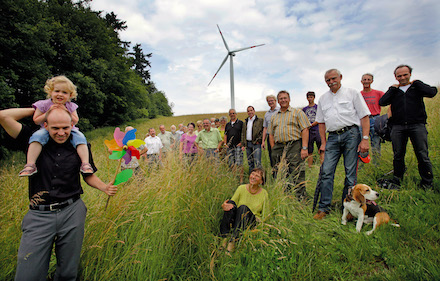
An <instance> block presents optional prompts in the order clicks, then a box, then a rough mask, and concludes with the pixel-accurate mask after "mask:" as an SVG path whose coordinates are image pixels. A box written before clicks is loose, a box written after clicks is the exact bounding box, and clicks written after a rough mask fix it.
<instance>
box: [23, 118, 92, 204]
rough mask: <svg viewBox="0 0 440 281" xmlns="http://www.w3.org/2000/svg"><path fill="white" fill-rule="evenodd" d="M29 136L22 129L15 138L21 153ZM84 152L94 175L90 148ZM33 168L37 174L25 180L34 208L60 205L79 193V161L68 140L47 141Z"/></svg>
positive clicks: (26, 128)
mask: <svg viewBox="0 0 440 281" xmlns="http://www.w3.org/2000/svg"><path fill="white" fill-rule="evenodd" d="M31 135H32V130H31V129H30V128H29V127H28V126H25V125H23V128H22V130H21V131H20V134H19V135H18V136H17V138H16V148H17V149H20V150H22V151H25V150H26V149H27V146H28V141H29V138H30V136H31ZM71 137H72V136H70V138H71ZM88 148H89V159H90V164H91V165H92V167H93V170H94V171H95V172H96V171H97V169H96V167H95V165H94V163H93V157H92V153H91V149H90V144H88ZM36 165H37V169H38V173H36V174H35V175H33V176H30V177H29V200H31V202H33V203H34V204H37V205H47V204H52V203H56V202H62V201H65V200H67V199H69V198H72V197H75V196H78V195H80V194H82V193H83V190H82V187H81V180H80V177H79V175H80V172H79V169H80V167H81V159H80V158H79V156H78V153H77V151H76V149H75V147H73V145H72V144H71V143H70V139H69V140H67V141H66V142H65V143H62V144H58V143H56V142H55V141H53V140H52V138H49V142H48V143H47V144H46V145H44V146H43V150H42V151H41V153H40V156H39V157H38V159H37V163H36Z"/></svg>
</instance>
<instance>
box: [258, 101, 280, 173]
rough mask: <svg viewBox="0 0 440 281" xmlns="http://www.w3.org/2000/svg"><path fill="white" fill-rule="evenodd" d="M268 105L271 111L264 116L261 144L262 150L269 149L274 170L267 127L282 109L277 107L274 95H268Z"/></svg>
mask: <svg viewBox="0 0 440 281" xmlns="http://www.w3.org/2000/svg"><path fill="white" fill-rule="evenodd" d="M266 101H267V104H268V105H269V110H268V111H267V112H266V114H264V121H263V140H262V142H261V149H263V150H264V148H265V147H267V151H268V152H269V159H270V166H271V167H272V168H273V166H274V162H273V160H272V148H271V147H270V143H269V134H268V133H267V127H269V124H270V118H272V115H274V114H275V113H276V112H278V110H280V108H279V107H278V106H277V98H276V97H275V96H274V95H268V96H267V97H266Z"/></svg>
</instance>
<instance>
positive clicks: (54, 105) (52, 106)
mask: <svg viewBox="0 0 440 281" xmlns="http://www.w3.org/2000/svg"><path fill="white" fill-rule="evenodd" d="M55 108H62V109H66V110H67V108H66V106H65V105H64V104H59V103H54V104H52V105H51V106H50V109H55Z"/></svg>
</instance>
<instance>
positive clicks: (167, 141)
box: [157, 125, 175, 153]
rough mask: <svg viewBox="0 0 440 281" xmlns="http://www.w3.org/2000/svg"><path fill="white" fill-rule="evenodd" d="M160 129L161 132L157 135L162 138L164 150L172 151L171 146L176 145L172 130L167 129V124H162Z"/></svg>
mask: <svg viewBox="0 0 440 281" xmlns="http://www.w3.org/2000/svg"><path fill="white" fill-rule="evenodd" d="M159 131H160V133H159V134H158V135H157V136H158V137H159V138H160V141H161V142H162V145H163V149H162V152H165V153H166V152H168V151H170V150H171V148H172V147H173V146H174V142H175V140H174V137H173V135H172V134H171V133H170V132H168V131H165V125H160V126H159Z"/></svg>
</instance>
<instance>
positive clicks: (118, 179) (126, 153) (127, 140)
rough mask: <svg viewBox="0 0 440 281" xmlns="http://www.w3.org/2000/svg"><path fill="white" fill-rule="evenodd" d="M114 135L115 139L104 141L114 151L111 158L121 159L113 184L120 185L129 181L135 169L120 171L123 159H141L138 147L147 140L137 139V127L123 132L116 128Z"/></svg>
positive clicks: (126, 161) (126, 162)
mask: <svg viewBox="0 0 440 281" xmlns="http://www.w3.org/2000/svg"><path fill="white" fill-rule="evenodd" d="M113 137H114V139H112V140H105V141H104V143H105V145H106V146H107V147H108V149H109V150H111V151H112V154H111V155H110V156H109V158H110V159H114V160H118V159H119V165H118V168H117V169H116V173H115V177H114V179H113V184H114V185H118V184H120V183H123V182H126V181H128V180H129V179H130V177H131V176H132V175H133V170H131V169H127V170H124V171H122V172H120V173H118V172H119V168H120V167H121V163H122V159H124V161H125V164H128V163H130V162H131V158H132V157H133V156H134V157H136V158H137V159H139V158H140V153H139V151H138V150H137V149H136V147H140V146H141V145H143V144H145V142H144V141H142V140H139V139H136V129H133V130H130V131H128V132H126V133H123V132H121V130H120V129H119V128H116V129H115V132H114V134H113ZM109 200H110V197H109V198H108V200H107V204H106V205H105V208H106V209H107V205H108V202H109Z"/></svg>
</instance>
